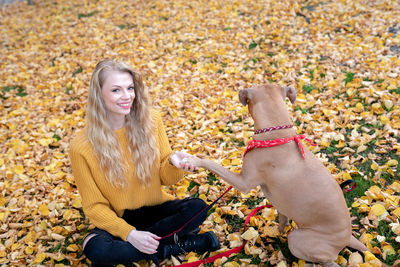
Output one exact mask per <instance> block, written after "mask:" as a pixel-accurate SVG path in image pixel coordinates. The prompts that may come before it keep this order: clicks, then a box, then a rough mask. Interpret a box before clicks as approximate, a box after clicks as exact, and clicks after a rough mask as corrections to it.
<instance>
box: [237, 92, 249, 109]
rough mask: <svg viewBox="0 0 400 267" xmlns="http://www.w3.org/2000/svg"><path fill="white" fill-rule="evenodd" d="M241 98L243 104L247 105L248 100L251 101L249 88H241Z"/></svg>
mask: <svg viewBox="0 0 400 267" xmlns="http://www.w3.org/2000/svg"><path fill="white" fill-rule="evenodd" d="M239 100H240V103H242V105H243V106H246V105H247V102H248V101H249V90H247V89H243V90H240V91H239Z"/></svg>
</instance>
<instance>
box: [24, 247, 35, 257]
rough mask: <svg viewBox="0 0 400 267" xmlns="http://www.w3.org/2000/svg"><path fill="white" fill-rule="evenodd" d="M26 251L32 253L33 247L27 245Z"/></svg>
mask: <svg viewBox="0 0 400 267" xmlns="http://www.w3.org/2000/svg"><path fill="white" fill-rule="evenodd" d="M25 253H26V254H28V255H32V253H33V248H31V247H26V248H25Z"/></svg>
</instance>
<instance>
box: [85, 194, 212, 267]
mask: <svg viewBox="0 0 400 267" xmlns="http://www.w3.org/2000/svg"><path fill="white" fill-rule="evenodd" d="M206 206H207V205H206V203H205V202H204V201H203V200H201V199H199V198H186V199H183V200H172V201H167V202H165V203H163V204H161V205H156V206H149V207H142V208H139V209H136V210H126V211H125V212H124V215H123V216H122V218H123V219H124V220H125V221H126V222H127V223H129V224H130V225H132V226H134V227H136V229H137V230H142V231H149V232H151V233H153V234H156V235H158V236H160V237H163V236H166V235H168V234H170V233H171V232H173V231H175V230H177V229H179V228H181V227H182V226H183V225H184V224H185V223H186V222H187V221H189V220H190V219H191V218H192V217H194V216H195V215H196V214H198V213H199V211H201V210H203V209H204V208H205V207H206ZM206 217H207V211H204V212H203V213H202V214H201V215H199V216H197V217H196V218H195V219H194V220H193V221H191V222H190V223H189V224H188V225H186V226H185V227H184V228H183V229H182V231H180V232H179V233H178V236H179V237H181V236H184V235H187V234H189V233H192V232H196V231H198V229H199V226H200V224H202V223H203V221H204V220H205V219H206ZM91 233H94V234H97V235H96V236H94V237H92V238H91V239H90V240H89V241H88V242H87V243H86V246H85V248H84V250H83V253H84V254H85V255H86V257H88V258H89V259H90V260H91V261H92V262H93V263H96V264H104V265H113V264H130V263H132V262H137V261H140V260H143V259H149V255H147V254H144V253H142V252H140V251H139V250H137V249H136V248H135V247H134V246H132V244H130V243H129V242H127V241H123V240H121V239H120V238H118V237H115V236H112V235H111V234H109V233H108V232H106V231H104V230H101V229H98V228H95V229H93V230H92V232H91ZM89 235H90V234H89ZM170 242H173V236H171V237H168V238H165V239H162V240H160V246H162V245H163V244H167V243H170Z"/></svg>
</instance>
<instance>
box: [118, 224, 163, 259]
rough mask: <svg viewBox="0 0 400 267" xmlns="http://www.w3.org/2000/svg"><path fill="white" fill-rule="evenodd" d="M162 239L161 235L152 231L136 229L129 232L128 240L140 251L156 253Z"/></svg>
mask: <svg viewBox="0 0 400 267" xmlns="http://www.w3.org/2000/svg"><path fill="white" fill-rule="evenodd" d="M160 239H161V237H159V236H156V235H155V234H152V233H150V232H147V231H138V230H135V229H134V230H132V231H130V232H129V234H128V238H127V239H126V240H127V241H128V242H129V243H131V245H132V246H134V247H135V248H136V249H137V250H139V251H140V252H143V253H146V254H154V253H156V252H157V248H158V245H159V242H158V240H160Z"/></svg>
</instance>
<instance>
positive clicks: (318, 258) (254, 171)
mask: <svg viewBox="0 0 400 267" xmlns="http://www.w3.org/2000/svg"><path fill="white" fill-rule="evenodd" d="M286 97H288V98H289V100H290V101H291V102H292V103H294V101H295V99H296V91H295V89H294V88H293V87H283V86H280V85H276V84H269V85H260V86H256V87H253V88H250V89H246V90H241V91H240V92H239V99H240V101H241V103H242V104H243V105H246V104H248V108H249V112H250V114H251V116H252V118H253V120H254V127H255V129H263V128H264V127H271V126H278V125H288V124H291V118H290V116H289V112H288V110H287V107H286V103H285V98H286ZM295 135H296V132H295V130H294V129H293V128H286V129H280V130H278V131H271V132H266V133H261V134H256V135H254V140H275V139H277V138H290V137H294V136H295ZM188 161H189V163H190V164H193V165H194V166H197V167H201V168H205V169H208V170H210V171H212V172H214V173H216V174H218V175H219V176H220V177H221V178H222V179H224V180H225V181H227V182H228V183H230V184H231V185H233V186H234V187H236V188H237V189H239V190H240V191H241V192H243V193H247V192H249V191H250V190H251V189H252V188H254V187H256V186H258V185H260V186H261V188H262V190H263V192H264V194H265V196H266V197H267V199H268V200H269V201H270V202H271V204H272V205H273V206H274V207H275V208H276V209H277V210H278V211H279V214H280V215H279V223H280V230H281V231H283V229H284V226H285V224H286V223H287V218H290V219H292V220H294V221H295V222H296V224H297V226H298V228H297V229H295V230H294V231H293V232H291V233H290V234H289V236H288V245H289V249H290V251H291V252H292V254H293V255H294V256H296V257H298V258H300V259H303V260H306V261H309V262H314V263H320V264H322V265H323V266H338V265H337V264H336V263H335V262H334V260H335V259H336V258H337V256H338V253H339V252H340V251H341V250H342V249H343V248H344V247H346V246H349V247H352V248H354V249H357V250H360V251H366V250H367V248H366V247H365V246H364V245H363V244H362V243H361V242H360V241H358V240H357V239H356V238H354V237H353V236H352V234H351V222H350V215H349V212H348V209H347V206H346V202H345V199H344V197H343V193H342V190H341V189H340V187H339V186H338V184H337V182H336V181H335V179H334V178H333V177H332V175H331V174H330V173H329V171H328V170H327V169H326V168H325V166H324V165H323V164H322V163H321V162H320V161H319V160H318V159H317V158H316V157H315V156H314V155H313V153H312V152H310V151H309V150H308V149H307V148H304V158H303V156H302V153H301V145H300V144H298V143H297V141H296V142H294V140H293V142H288V143H285V144H281V145H278V146H274V147H268V148H256V149H253V150H251V151H249V152H248V153H247V154H246V156H245V158H244V162H243V166H242V171H241V173H240V174H238V173H235V172H231V171H229V170H227V169H225V168H224V167H222V166H220V165H218V164H217V163H215V162H213V161H211V160H207V159H198V158H190V159H188Z"/></svg>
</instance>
